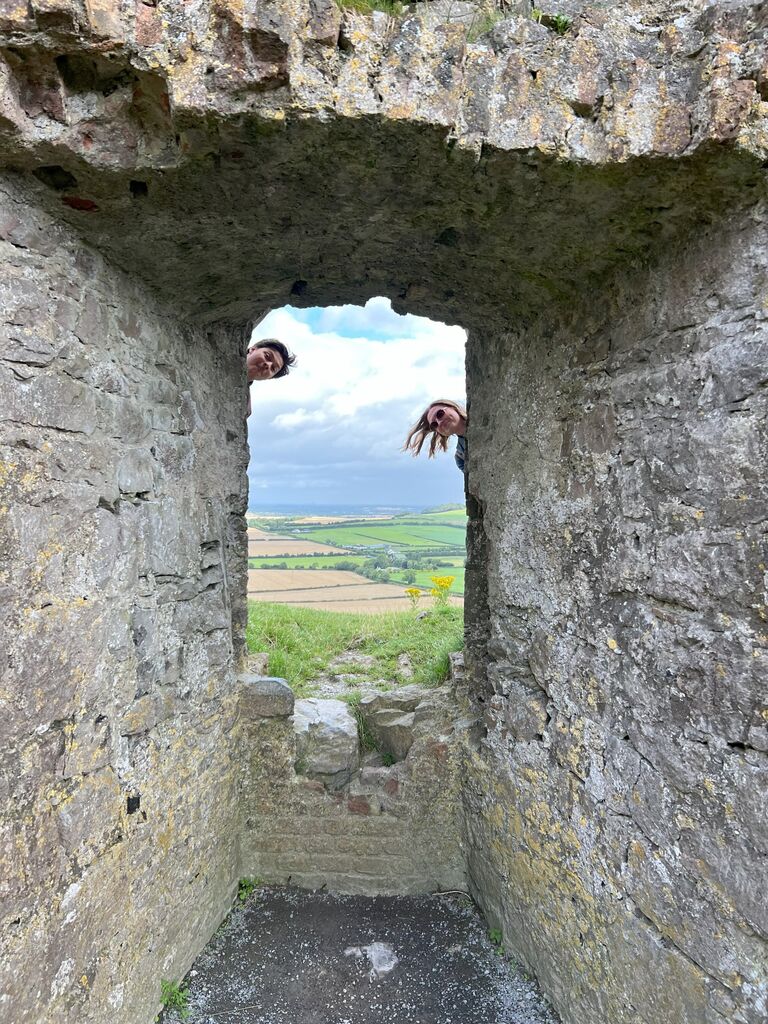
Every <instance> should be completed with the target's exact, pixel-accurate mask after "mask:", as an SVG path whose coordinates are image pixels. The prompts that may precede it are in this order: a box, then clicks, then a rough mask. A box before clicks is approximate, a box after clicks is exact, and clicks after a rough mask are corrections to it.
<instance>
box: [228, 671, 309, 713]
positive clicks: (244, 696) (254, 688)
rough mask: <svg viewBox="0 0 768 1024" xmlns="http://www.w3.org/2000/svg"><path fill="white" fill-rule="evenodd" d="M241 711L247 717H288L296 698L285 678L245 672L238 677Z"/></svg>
mask: <svg viewBox="0 0 768 1024" xmlns="http://www.w3.org/2000/svg"><path fill="white" fill-rule="evenodd" d="M237 683H238V687H239V694H238V697H239V705H240V711H241V713H242V714H243V716H244V717H245V718H288V717H290V716H291V715H292V714H293V707H294V703H295V698H294V696H293V690H292V689H291V688H290V686H289V685H288V683H287V682H286V681H285V679H280V678H279V677H278V676H257V675H254V674H253V673H251V672H244V673H243V674H242V675H239V676H238V677H237Z"/></svg>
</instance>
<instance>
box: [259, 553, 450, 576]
mask: <svg viewBox="0 0 768 1024" xmlns="http://www.w3.org/2000/svg"><path fill="white" fill-rule="evenodd" d="M365 559H366V556H365V555H353V554H349V555H346V554H345V555H265V556H264V557H263V558H253V557H251V558H249V559H248V565H249V566H250V568H251V569H348V570H350V571H352V572H354V570H355V569H356V568H357V567H358V566H360V565H362V564H363V562H364V561H365ZM462 564H463V561H462Z"/></svg>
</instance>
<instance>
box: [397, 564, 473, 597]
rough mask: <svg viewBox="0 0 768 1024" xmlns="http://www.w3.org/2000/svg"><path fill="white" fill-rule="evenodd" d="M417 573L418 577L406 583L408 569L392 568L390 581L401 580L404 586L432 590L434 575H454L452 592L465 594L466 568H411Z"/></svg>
mask: <svg viewBox="0 0 768 1024" xmlns="http://www.w3.org/2000/svg"><path fill="white" fill-rule="evenodd" d="M411 571H412V572H414V573H415V575H416V579H415V580H414V581H413V583H406V582H405V580H404V579H403V577H404V576H405V575H406V574H407V573H408V570H407V569H392V570H391V571H390V573H389V579H390V582H392V583H396V582H398V581H399V582H401V583H402V584H403V586H404V587H406V586H408V587H424V588H426V589H428V590H431V589H432V587H433V583H432V577H433V576H453V577H454V581H453V583H452V584H451V593H452V594H463V593H464V569H463V568H458V567H452V568H450V569H429V570H425V569H415V570H411Z"/></svg>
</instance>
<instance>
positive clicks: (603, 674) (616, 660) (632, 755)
mask: <svg viewBox="0 0 768 1024" xmlns="http://www.w3.org/2000/svg"><path fill="white" fill-rule="evenodd" d="M766 223H767V222H766V211H765V210H764V209H763V208H760V209H757V210H755V211H753V212H752V213H751V214H749V215H747V216H744V217H741V218H739V219H738V221H737V223H735V224H734V225H732V226H731V227H730V228H729V229H728V230H722V229H709V230H705V231H703V232H702V236H701V238H700V239H699V240H697V241H696V242H694V243H692V244H689V245H686V246H678V247H676V248H675V249H674V250H673V251H672V252H670V253H669V254H668V256H667V258H666V259H665V260H664V261H663V264H662V265H661V266H660V267H659V268H658V269H655V270H653V271H650V272H644V273H640V274H635V275H632V276H631V277H625V278H624V279H623V280H617V281H616V282H614V283H612V286H611V288H610V290H606V291H605V292H604V293H603V294H602V295H601V296H599V297H598V296H597V295H595V296H593V301H592V303H591V308H590V309H589V311H588V312H585V311H584V310H582V309H580V310H576V311H573V312H570V313H568V314H558V315H553V316H551V317H546V318H543V319H542V320H541V322H540V323H538V324H535V325H532V326H531V327H530V328H528V329H527V330H525V331H520V330H515V328H514V326H513V325H510V330H509V332H508V333H507V334H505V335H499V336H497V337H496V338H495V339H494V340H493V342H492V343H491V342H490V341H489V339H487V338H484V339H483V342H482V355H483V360H484V363H485V366H486V371H487V372H486V374H485V375H484V376H483V377H482V378H481V377H476V378H475V380H474V391H473V407H472V409H473V419H472V425H471V433H470V450H471V452H472V462H471V472H470V489H471V490H472V491H473V492H474V493H475V494H476V495H478V497H479V498H480V500H481V501H482V505H483V508H484V517H483V520H484V529H485V533H486V534H487V543H486V545H485V547H486V554H487V583H488V589H489V608H490V637H489V640H488V644H487V648H486V649H484V650H483V651H482V652H481V655H480V657H481V662H482V664H480V665H478V666H477V670H478V672H483V673H485V674H486V677H487V684H488V688H489V690H490V696H489V699H488V702H487V705H486V708H487V710H486V724H487V729H488V732H487V738H486V740H485V741H484V744H483V748H482V752H481V754H480V755H479V756H478V757H477V759H476V761H475V765H474V771H473V772H472V773H471V775H470V780H469V786H468V790H467V809H468V816H467V825H468V829H469V832H470V835H471V840H472V847H471V852H470V876H471V879H472V883H473V890H474V892H475V893H476V894H477V895H478V897H479V899H480V901H481V903H482V904H483V906H484V907H485V908H486V910H487V912H488V913H489V915H490V917H491V919H492V920H493V921H494V922H496V923H497V924H498V926H499V927H502V928H503V931H504V935H505V938H506V939H507V941H509V942H510V944H511V945H512V946H513V947H514V948H515V949H516V950H518V951H519V952H520V953H521V954H522V955H523V957H524V958H525V960H526V962H527V963H528V964H529V965H530V966H531V967H532V969H533V970H534V971H535V972H536V974H537V976H538V977H539V979H540V981H541V984H542V986H543V988H544V990H545V991H546V992H547V993H548V994H549V995H550V996H551V997H552V999H553V1000H554V1002H555V1004H556V1005H557V1006H558V1007H559V1008H560V1009H561V1012H563V1015H564V1018H565V1019H566V1020H568V1021H578V1022H579V1024H586V1022H595V1024H597V1022H601V1024H602V1022H610V1024H637V1022H638V1021H649V1022H651V1021H653V1022H657V1021H664V1022H667V1021H668V1022H670V1024H672V1022H674V1024H705V1022H706V1024H722V1022H724V1021H729V1022H730V1021H739V1022H749V1024H758V1022H760V1021H764V1020H765V1019H766V1013H768V972H767V971H766V958H767V955H768V952H767V949H766V943H765V938H766V932H768V919H767V918H766V904H765V900H764V899H763V894H764V893H765V891H766V889H767V888H768V875H767V874H766V865H767V864H768V859H767V858H766V854H767V853H768V827H767V826H766V818H765V813H764V808H765V806H766V798H767V797H768V758H767V752H768V730H767V726H768V706H767V705H766V692H765V678H766V659H767V658H768V629H767V628H766V593H765V579H766V563H767V562H768V558H766V554H767V552H766V534H765V524H766V498H767V497H768V495H767V494H766V475H765V464H766V463H765V458H766V454H768V437H767V436H766V435H767V431H766V414H767V413H768V390H766V384H767V383H768V372H767V371H766V366H768V313H767V312H766V301H767V299H766V297H767V296H768V257H767V256H766V246H765V242H766ZM474 344H475V345H476V346H478V342H477V341H475V343H474ZM468 600H469V601H470V602H471V601H472V595H471V594H469V595H468ZM486 657H487V661H485V660H484V659H485V658H486ZM489 779H491V780H493V781H492V782H490V783H489V781H488V780H489Z"/></svg>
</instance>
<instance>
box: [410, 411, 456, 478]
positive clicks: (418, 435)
mask: <svg viewBox="0 0 768 1024" xmlns="http://www.w3.org/2000/svg"><path fill="white" fill-rule="evenodd" d="M466 432H467V410H466V409H465V408H464V406H463V405H459V403H458V402H454V401H453V400H452V399H450V398H437V399H435V401H434V402H431V403H430V404H429V405H428V406H427V408H426V409H425V410H424V412H423V413H422V414H421V416H419V418H418V419H417V420H416V422H415V423H414V425H413V426H412V427H411V429H410V431H409V432H408V437H406V439H405V444H404V445H403V451H404V452H411V453H412V454H413V455H414V456H416V455H418V454H419V452H420V451H421V449H422V448H423V447H424V443H425V441H426V440H427V438H428V437H430V435H431V437H430V441H429V457H430V459H432V458H434V456H435V452H436V450H437V449H438V448H439V449H440V450H441V451H444V452H446V451H448V438H449V437H454V436H455V437H456V451H455V453H454V459H455V460H456V465H457V466H458V467H459V469H460V470H461V471H462V473H463V472H466V463H467V439H466Z"/></svg>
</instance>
